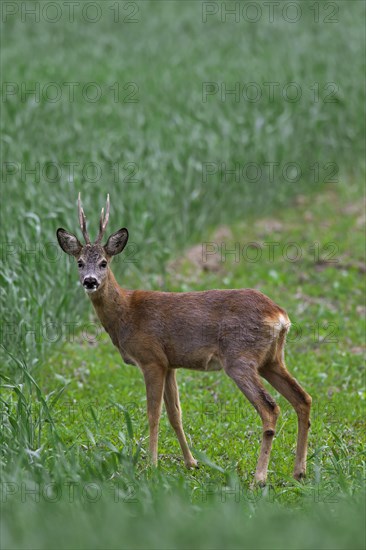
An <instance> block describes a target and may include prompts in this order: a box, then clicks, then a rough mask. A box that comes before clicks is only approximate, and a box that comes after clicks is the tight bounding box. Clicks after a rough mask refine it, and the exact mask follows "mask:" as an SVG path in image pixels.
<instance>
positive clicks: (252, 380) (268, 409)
mask: <svg viewBox="0 0 366 550" xmlns="http://www.w3.org/2000/svg"><path fill="white" fill-rule="evenodd" d="M257 369H258V365H257V363H256V362H253V361H252V360H250V359H245V358H240V359H237V360H236V361H234V362H228V364H227V365H226V366H225V371H226V374H227V375H228V376H230V378H232V380H234V382H235V383H236V385H237V386H238V388H239V389H240V390H241V391H242V392H243V394H244V395H245V397H246V398H247V399H248V400H249V401H250V402H251V403H252V405H254V407H255V408H256V410H257V411H258V413H259V416H260V417H261V420H262V425H263V435H262V443H261V450H260V454H259V459H258V463H257V468H256V472H255V481H256V482H258V483H259V484H260V485H265V483H266V479H267V471H268V463H269V458H270V454H271V449H272V441H273V436H274V435H275V429H276V422H277V418H278V415H279V413H280V408H279V407H278V405H277V404H276V402H275V400H274V399H273V397H272V396H271V395H270V394H269V393H267V391H266V390H265V388H264V387H263V385H262V382H261V380H260V378H259V375H258V370H257Z"/></svg>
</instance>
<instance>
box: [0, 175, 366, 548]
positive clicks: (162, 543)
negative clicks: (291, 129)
mask: <svg viewBox="0 0 366 550" xmlns="http://www.w3.org/2000/svg"><path fill="white" fill-rule="evenodd" d="M300 198H301V200H300V199H298V200H297V202H300V203H301V204H300V205H299V204H293V205H292V207H291V208H289V209H288V210H286V211H284V212H283V213H282V214H281V215H280V216H277V217H276V223H277V226H276V227H277V229H276V232H275V233H273V231H272V228H273V219H271V218H268V217H267V218H259V219H258V218H255V219H254V218H253V220H249V221H248V222H247V223H246V224H244V223H241V224H237V225H233V226H231V232H232V233H231V237H230V239H229V240H228V241H227V246H228V248H229V247H231V248H232V247H233V243H235V242H240V243H241V246H242V245H244V244H245V243H248V242H256V243H257V245H258V246H259V245H260V243H263V242H279V243H280V247H281V250H282V248H283V247H284V246H285V245H286V243H289V242H292V243H293V242H295V243H297V244H298V246H299V247H301V250H302V252H303V257H302V258H301V260H299V261H298V262H289V261H287V260H286V259H284V257H283V255H282V254H278V255H276V254H275V256H274V259H273V261H272V260H271V261H266V260H265V259H264V258H263V259H262V260H261V261H260V262H256V263H250V262H248V261H243V260H242V261H240V262H238V263H236V262H235V261H232V260H233V256H228V257H227V261H226V262H224V263H221V262H218V264H217V265H216V266H215V267H211V269H213V271H208V272H207V271H206V272H202V271H200V268H199V267H197V266H195V265H192V263H190V261H189V260H188V259H187V258H188V257H189V254H187V255H185V256H184V257H183V259H182V258H180V262H179V265H180V267H181V272H180V276H181V281H180V282H179V287H177V288H175V285H176V284H177V283H176V282H175V278H176V275H174V279H173V280H172V281H170V282H169V284H170V285H171V287H172V288H173V289H174V288H175V289H176V290H178V289H179V288H181V287H182V286H183V287H185V288H202V287H203V286H204V287H205V288H216V287H241V286H252V287H256V288H260V289H262V290H263V291H264V292H267V293H268V294H269V295H271V296H272V297H273V298H274V299H275V300H277V301H278V302H279V303H280V304H281V305H282V306H284V307H285V308H286V309H287V310H288V312H289V314H290V317H291V319H292V321H293V324H294V327H293V331H292V332H291V333H290V337H289V341H288V345H287V354H286V355H287V364H288V367H289V369H290V370H291V371H292V372H293V373H294V375H295V376H296V377H297V378H298V379H299V380H300V381H301V383H302V384H303V386H304V387H305V388H306V390H307V391H308V392H309V393H310V394H311V395H312V397H313V411H312V429H311V432H310V440H309V457H308V477H307V480H306V482H305V483H304V484H299V483H297V482H294V481H293V480H292V478H291V474H292V468H293V463H294V451H295V443H296V417H295V414H294V411H293V410H292V409H291V408H290V406H289V405H288V404H287V403H286V401H285V400H284V399H283V398H282V397H281V396H279V395H278V394H276V392H275V391H274V390H273V389H271V391H272V393H273V394H274V395H276V399H277V401H278V403H279V404H280V406H281V411H282V414H281V416H280V419H279V423H278V430H277V434H276V438H275V440H274V445H273V452H272V458H271V462H270V470H269V479H268V482H269V483H268V486H267V487H266V488H265V489H263V490H260V489H257V490H252V489H251V481H252V477H253V473H254V469H255V465H256V460H257V456H258V452H259V444H260V434H261V426H260V421H259V418H258V415H257V413H256V412H255V410H254V409H253V408H252V407H251V405H250V404H249V403H248V402H247V401H246V400H245V399H244V398H243V396H241V394H240V393H239V391H238V389H237V388H236V387H235V386H234V385H233V384H232V382H231V381H230V380H229V378H227V377H226V376H225V375H224V374H223V373H205V374H202V373H195V372H193V373H191V372H189V371H180V372H179V376H178V380H179V384H180V391H181V401H182V407H183V411H184V425H185V429H186V433H187V435H188V438H189V442H190V445H191V447H192V448H193V450H194V452H195V454H196V456H197V458H199V460H200V469H199V470H197V471H194V472H192V471H187V470H186V469H185V468H184V464H183V462H182V459H181V454H180V450H179V447H178V443H177V441H176V438H175V435H174V434H173V432H172V429H171V428H170V426H169V424H168V420H167V418H166V415H165V413H163V416H162V420H161V428H160V444H159V468H158V470H157V471H154V470H152V469H151V468H150V466H149V465H148V461H147V460H146V458H147V443H148V440H147V419H146V413H145V391H144V385H143V380H142V377H141V374H140V372H139V370H138V369H136V368H133V367H131V366H127V365H124V364H123V363H122V362H121V360H120V357H119V355H118V353H117V352H116V350H115V349H114V348H113V346H112V344H111V343H110V341H109V340H108V338H107V336H106V335H103V334H100V333H98V337H97V338H95V339H94V340H93V338H92V336H93V335H92V333H91V332H89V333H88V334H86V333H85V334H84V335H83V334H80V333H78V334H77V335H76V336H75V338H72V339H71V340H70V341H69V342H63V345H62V347H60V345H59V343H58V344H55V345H53V346H52V347H51V350H50V352H49V355H48V357H47V359H46V360H45V361H44V363H43V364H42V366H38V367H35V368H33V369H32V374H30V372H29V369H28V368H26V366H25V365H24V364H22V363H21V362H19V361H18V363H17V365H15V363H14V368H15V369H16V370H17V371H18V380H19V383H18V384H15V383H14V382H12V387H9V381H7V380H5V386H7V387H6V388H5V389H4V391H5V394H4V398H5V399H4V408H3V410H4V413H5V414H4V416H3V427H2V452H3V454H2V461H3V462H2V470H3V476H4V481H5V482H4V483H3V485H2V489H3V510H2V517H3V522H4V525H3V530H2V537H3V547H4V548H35V547H36V548H53V547H55V548H56V547H57V548H59V547H60V545H61V547H63V548H71V547H72V548H74V547H82V548H88V547H92V548H99V547H100V548H102V547H108V548H116V547H122V548H172V547H178V548H195V547H202V548H221V547H228V548H252V547H257V548H299V549H300V548H301V549H302V548H314V549H315V548H327V549H328V548H329V549H330V548H332V549H333V548H350V547H351V548H362V547H363V544H364V527H363V525H364V524H363V516H364V511H365V510H364V499H363V480H364V448H365V429H364V428H365V426H364V420H363V418H364V412H365V401H364V399H365V387H364V371H363V367H362V362H361V357H362V355H361V353H362V352H363V351H364V344H363V342H364V338H363V330H364V327H363V323H362V322H361V320H360V316H361V315H362V311H361V309H362V308H363V307H364V306H363V305H362V287H363V274H362V273H361V272H360V268H361V264H360V261H362V256H363V248H362V245H363V233H362V229H361V227H360V220H361V217H362V206H361V205H360V203H359V188H358V186H354V185H350V186H349V188H348V189H344V188H342V187H340V188H337V189H328V191H327V192H325V193H322V194H317V195H313V196H310V197H300ZM309 212H311V217H312V223H311V224H308V225H306V226H305V225H304V220H306V219H308V217H309ZM222 231H223V230H222V229H221V232H222ZM227 231H228V228H227V229H226V232H227ZM269 232H270V233H269ZM215 233H216V234H217V231H216V232H215ZM351 235H352V237H351V241H352V245H351V246H350V241H349V238H350V236H351ZM209 240H211V241H214V240H215V234H213V235H211V239H209ZM314 242H319V243H320V252H321V254H320V257H319V258H318V257H317V256H316V257H315V259H314V252H313V251H311V245H312V243H314ZM328 243H336V244H337V247H338V248H337V253H336V256H335V257H334V258H333V259H334V260H336V262H335V263H331V264H324V262H323V261H324V254H325V253H326V254H328V253H329V252H328V250H326V248H325V247H326V245H327V244H328ZM262 250H263V251H264V250H265V247H264V248H262ZM308 251H309V252H308ZM230 260H231V261H230ZM211 266H213V264H211ZM215 269H219V272H217V271H216V272H215ZM320 288H325V289H326V292H320V291H319V289H320ZM92 319H93V322H94V318H93V317H92ZM95 321H96V320H95ZM31 376H34V378H35V380H36V381H37V384H38V386H39V389H38V387H37V386H36V385H35V382H33V381H32V379H31ZM16 378H17V377H16V376H15V375H13V380H14V379H16ZM32 489H33V490H35V491H36V494H37V495H39V497H34V495H33V496H32V495H31V494H30V493H29V494H27V491H32ZM34 498H38V499H39V501H38V502H33V499H34ZM53 500H54V501H55V502H52V501H53ZM70 500H71V501H72V502H70ZM94 501H95V502H94ZM45 518H47V521H46V522H45ZM60 522H61V523H60ZM162 522H163V524H164V528H163V530H162V527H161V525H162ZM45 523H46V525H47V526H46V527H44V525H45ZM65 523H66V524H67V525H68V530H67V533H66V534H65V533H64V527H62V525H64V524H65ZM264 524H265V525H266V526H267V527H268V528H267V529H265V530H263V529H262V526H263V525H264ZM42 526H43V527H42ZM116 526H118V527H117V529H116V528H115V527H116ZM61 533H64V534H63V535H62V541H63V542H62V543H61V542H60V538H59V537H61ZM122 533H123V540H122V539H121V537H122Z"/></svg>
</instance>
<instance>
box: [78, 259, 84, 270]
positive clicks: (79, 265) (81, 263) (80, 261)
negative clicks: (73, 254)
mask: <svg viewBox="0 0 366 550" xmlns="http://www.w3.org/2000/svg"><path fill="white" fill-rule="evenodd" d="M82 267H84V262H83V261H82V260H79V261H78V268H79V269H81V268H82Z"/></svg>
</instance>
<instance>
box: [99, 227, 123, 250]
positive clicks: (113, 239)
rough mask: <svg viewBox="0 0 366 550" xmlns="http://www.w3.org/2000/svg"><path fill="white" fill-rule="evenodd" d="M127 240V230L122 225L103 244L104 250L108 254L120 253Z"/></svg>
mask: <svg viewBox="0 0 366 550" xmlns="http://www.w3.org/2000/svg"><path fill="white" fill-rule="evenodd" d="M127 241H128V231H127V229H126V228H125V227H124V228H123V229H119V230H118V231H116V232H115V233H113V234H112V235H111V236H110V237H109V238H108V241H107V242H106V244H105V245H104V250H105V252H106V253H107V254H108V256H115V255H116V254H120V253H121V252H122V250H123V249H124V247H125V246H126V244H127Z"/></svg>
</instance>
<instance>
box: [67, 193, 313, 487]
mask: <svg viewBox="0 0 366 550" xmlns="http://www.w3.org/2000/svg"><path fill="white" fill-rule="evenodd" d="M109 209H110V203H109V195H108V197H107V205H106V212H105V215H104V209H102V213H101V217H100V230H99V234H98V237H97V239H96V241H95V242H94V243H91V241H90V238H89V235H88V233H87V229H86V218H85V214H84V211H83V209H82V206H81V203H80V194H79V198H78V210H79V222H80V227H81V230H82V233H83V236H84V238H85V242H86V244H85V245H82V244H81V243H80V241H79V240H78V238H77V237H76V236H75V235H73V234H71V233H68V232H67V231H65V229H61V228H60V229H58V230H57V239H58V242H59V245H60V246H61V248H62V250H63V251H64V252H66V253H67V254H70V255H72V256H74V257H75V258H76V260H77V265H78V268H79V277H80V282H81V284H82V285H83V287H84V289H85V290H86V292H87V293H88V295H89V297H90V299H91V301H92V304H93V306H94V308H95V311H96V313H97V315H98V317H99V319H100V321H101V323H102V325H103V327H104V328H105V330H106V331H107V332H108V334H109V336H110V337H111V340H112V342H113V344H114V345H115V346H116V347H117V348H118V350H119V351H120V354H121V356H122V358H123V360H124V361H125V362H126V363H130V364H134V365H137V366H139V367H140V369H141V370H142V373H143V376H144V379H145V385H146V395H147V414H148V421H149V430H150V441H149V450H150V455H151V460H152V462H153V464H156V463H157V457H158V424H159V418H160V413H161V407H162V400H163V398H164V401H165V406H166V410H167V413H168V417H169V421H170V423H171V425H172V427H173V428H174V430H175V432H176V435H177V437H178V440H179V443H180V446H181V449H182V452H183V456H184V461H185V464H186V466H187V467H196V466H197V462H196V460H195V459H194V458H193V456H192V454H191V452H190V449H189V447H188V445H187V441H186V437H185V434H184V431H183V426H182V415H181V408H180V403H179V394H178V386H177V382H176V369H177V368H180V367H183V368H187V369H194V370H201V371H211V370H220V369H223V370H224V371H225V372H226V374H227V375H228V376H229V377H230V378H232V380H234V382H235V383H236V385H237V386H238V387H239V389H240V390H241V391H242V392H243V394H244V395H245V396H246V397H247V398H248V400H249V401H250V402H251V403H252V404H253V405H254V407H255V408H256V409H257V411H258V413H259V415H260V417H261V420H262V424H263V434H262V444H261V449H260V455H259V459H258V464H257V468H256V473H255V480H256V481H257V482H258V483H259V484H261V485H264V484H265V482H266V477H267V470H268V462H269V458H270V452H271V447H272V440H273V436H274V435H275V428H276V421H277V418H278V415H279V412H280V409H279V407H278V406H277V404H276V402H275V400H274V399H273V398H272V397H271V395H270V394H269V393H268V392H267V391H266V389H265V388H264V386H263V385H262V383H261V380H260V376H262V377H263V378H265V379H266V380H268V382H270V384H272V386H273V387H274V388H275V389H276V390H278V391H279V392H280V393H281V394H282V395H283V396H284V397H285V398H286V399H287V400H288V401H289V402H290V403H291V405H292V406H293V407H294V409H295V411H296V413H297V417H298V439H297V450H296V462H295V469H294V477H295V478H296V479H301V478H302V477H304V476H305V471H306V453H307V437H308V429H309V427H310V407H311V397H310V396H309V395H308V394H307V393H306V392H305V391H304V390H303V389H302V387H301V386H300V385H299V383H298V382H297V381H296V380H295V379H294V378H293V377H292V376H291V374H290V373H289V372H288V370H287V369H286V366H285V361H284V346H285V339H286V334H287V332H288V330H289V327H290V320H289V318H288V316H287V314H286V312H285V310H284V309H282V308H280V307H279V306H278V305H276V304H275V303H274V302H272V300H270V299H269V298H268V297H267V296H265V295H264V294H262V293H261V292H259V291H258V290H252V289H241V290H207V291H202V292H159V291H145V290H125V289H123V288H121V287H120V286H119V285H118V283H117V281H116V279H115V278H114V275H113V273H112V271H111V269H110V267H109V266H110V262H111V260H112V258H113V256H115V255H116V254H120V253H121V252H122V250H123V249H124V248H125V246H126V244H127V240H128V231H127V229H125V228H123V229H119V231H116V232H115V233H113V234H112V235H111V236H110V237H109V238H108V240H107V242H106V244H104V245H102V238H103V235H104V233H105V229H106V226H107V223H108V218H109Z"/></svg>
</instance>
